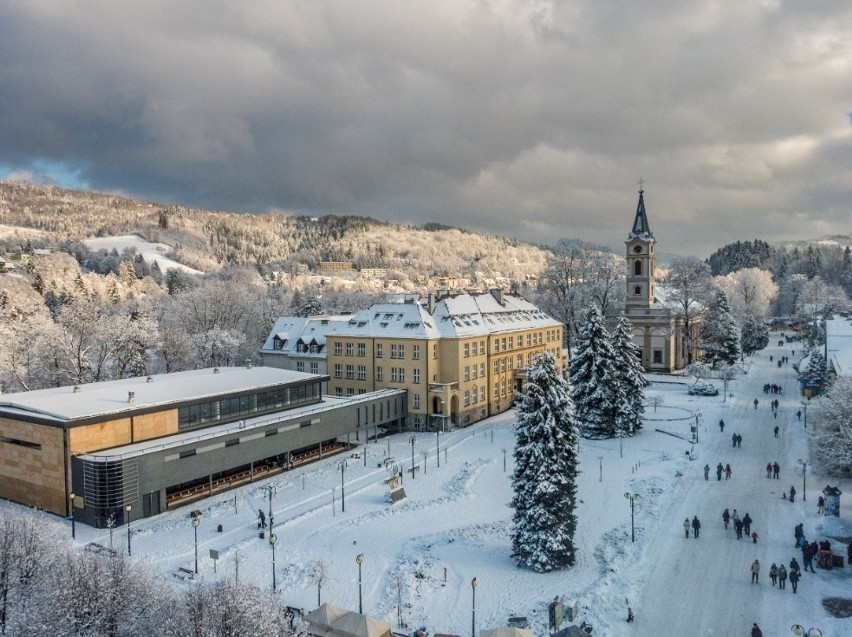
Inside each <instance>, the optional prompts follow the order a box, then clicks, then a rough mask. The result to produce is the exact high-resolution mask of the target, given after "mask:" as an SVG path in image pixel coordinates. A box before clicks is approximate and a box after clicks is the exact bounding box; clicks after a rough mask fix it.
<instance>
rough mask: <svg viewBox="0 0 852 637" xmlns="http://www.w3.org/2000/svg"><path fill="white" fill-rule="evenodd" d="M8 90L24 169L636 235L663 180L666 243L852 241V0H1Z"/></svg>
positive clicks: (15, 158)
mask: <svg viewBox="0 0 852 637" xmlns="http://www.w3.org/2000/svg"><path fill="white" fill-rule="evenodd" d="M0 87H2V88H0V165H2V166H4V167H5V170H6V173H7V174H8V173H15V174H19V175H22V174H23V175H27V174H33V175H37V174H44V172H45V171H44V169H43V166H44V165H45V163H48V164H49V165H53V166H62V167H63V168H64V170H67V171H68V172H69V173H70V174H74V175H75V179H77V180H78V182H79V183H84V184H86V185H87V186H89V187H90V188H92V189H96V190H106V191H118V192H124V193H127V194H130V195H133V196H140V197H143V198H146V199H154V200H158V201H165V202H171V201H174V202H180V203H184V204H189V205H195V206H201V207H209V208H216V209H224V210H233V211H260V212H266V211H269V210H282V211H286V212H294V213H309V214H324V213H335V214H361V215H368V216H373V217H376V218H380V219H387V220H391V221H400V222H405V223H417V224H421V223H425V222H438V223H446V224H452V225H459V226H462V227H466V228H470V229H476V230H483V231H488V232H494V233H498V234H505V235H511V236H516V237H519V238H522V239H526V240H531V241H537V242H543V243H553V242H554V241H555V240H557V239H559V238H562V237H577V238H581V239H586V240H589V241H595V242H599V243H604V244H607V245H612V246H618V245H620V243H621V241H623V239H624V238H625V236H626V233H627V231H628V230H629V227H630V224H631V221H632V215H633V212H634V211H635V206H636V197H637V194H636V190H637V189H638V186H637V181H638V180H639V178H640V177H641V178H643V179H644V180H645V190H646V203H647V206H648V213H649V218H650V223H651V228H652V230H653V231H654V234H655V235H656V237H657V240H658V241H659V242H660V249H661V250H663V251H667V252H678V253H681V254H696V255H698V256H707V255H708V254H709V253H710V252H712V251H713V250H714V249H716V248H717V247H720V246H722V245H724V244H726V243H729V242H732V241H736V240H738V239H751V238H755V237H759V238H764V239H767V240H770V241H774V240H781V239H796V238H813V237H817V236H819V235H822V234H826V233H849V232H850V231H852V223H850V221H852V214H851V213H850V208H852V123H850V115H849V112H850V111H852V3H850V2H849V0H830V1H819V0H808V1H805V0H797V1H789V2H784V1H771V0H764V1H753V0H729V1H725V0H719V1H716V2H713V1H710V0H692V1H690V0H646V1H643V2H636V1H634V0H623V1H616V0H587V1H583V2H579V1H573V0H572V1H566V2H559V1H553V2H547V1H544V0H541V1H537V0H526V1H521V0H494V1H487V0H482V1H476V0H470V1H466V0H428V1H416V2H415V1H402V0H385V1H378V0H357V1H351V0H350V1H340V2H333V1H329V0H304V1H303V2H299V1H293V0H249V1H239V0H228V1H227V2H225V1H219V0H180V1H179V2H175V1H174V0H146V1H145V2H138V1H134V2H128V1H125V0H102V1H95V0H78V1H76V2H72V1H70V0H26V2H19V1H17V0H0ZM2 176H3V173H2V172H0V177H2ZM47 178H50V176H49V175H48V176H47Z"/></svg>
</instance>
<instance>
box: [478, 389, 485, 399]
mask: <svg viewBox="0 0 852 637" xmlns="http://www.w3.org/2000/svg"><path fill="white" fill-rule="evenodd" d="M479 400H481V401H484V400H485V385H483V386H482V387H480V388H479Z"/></svg>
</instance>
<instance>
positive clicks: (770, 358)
mask: <svg viewBox="0 0 852 637" xmlns="http://www.w3.org/2000/svg"><path fill="white" fill-rule="evenodd" d="M769 362H770V363H771V362H772V355H771V354H770V355H769Z"/></svg>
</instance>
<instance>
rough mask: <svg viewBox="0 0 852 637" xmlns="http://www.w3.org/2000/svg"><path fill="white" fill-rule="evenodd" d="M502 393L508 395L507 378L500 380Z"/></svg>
mask: <svg viewBox="0 0 852 637" xmlns="http://www.w3.org/2000/svg"><path fill="white" fill-rule="evenodd" d="M500 393H501V394H505V393H506V379H505V378H503V379H501V380H500Z"/></svg>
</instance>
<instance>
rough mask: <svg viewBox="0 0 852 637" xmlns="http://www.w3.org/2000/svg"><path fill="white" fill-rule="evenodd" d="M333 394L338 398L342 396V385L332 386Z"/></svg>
mask: <svg viewBox="0 0 852 637" xmlns="http://www.w3.org/2000/svg"><path fill="white" fill-rule="evenodd" d="M334 395H335V396H337V397H338V398H343V387H335V388H334Z"/></svg>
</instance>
